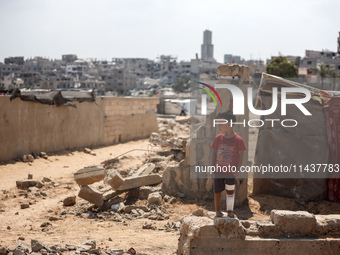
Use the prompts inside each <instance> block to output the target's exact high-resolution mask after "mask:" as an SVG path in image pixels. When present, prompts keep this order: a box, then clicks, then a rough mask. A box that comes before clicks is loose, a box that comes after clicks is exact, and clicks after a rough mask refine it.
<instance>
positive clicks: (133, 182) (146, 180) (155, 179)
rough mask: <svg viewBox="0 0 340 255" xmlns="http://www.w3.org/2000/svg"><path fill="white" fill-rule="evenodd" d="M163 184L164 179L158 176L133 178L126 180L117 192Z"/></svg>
mask: <svg viewBox="0 0 340 255" xmlns="http://www.w3.org/2000/svg"><path fill="white" fill-rule="evenodd" d="M161 182H162V177H161V176H160V175H158V174H150V175H146V176H132V177H128V178H125V179H124V182H123V183H122V184H121V185H120V186H119V187H118V188H117V191H124V190H129V189H134V188H138V187H141V186H147V185H155V184H158V183H161Z"/></svg>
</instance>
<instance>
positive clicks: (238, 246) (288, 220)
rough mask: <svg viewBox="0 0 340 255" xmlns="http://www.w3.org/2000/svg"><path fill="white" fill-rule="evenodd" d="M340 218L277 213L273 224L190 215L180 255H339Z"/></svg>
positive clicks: (273, 213) (182, 229)
mask: <svg viewBox="0 0 340 255" xmlns="http://www.w3.org/2000/svg"><path fill="white" fill-rule="evenodd" d="M339 253H340V215H336V214H332V215H313V214H311V213H308V212H304V211H296V212H295V211H282V210H273V211H272V212H271V219H270V221H248V220H238V219H231V218H216V219H215V220H213V219H212V218H211V217H207V216H205V217H197V216H187V217H185V218H183V219H182V227H181V236H180V239H179V245H178V254H180V255H188V254H191V255H199V254H202V255H203V254H204V255H205V254H216V255H219V254H221V255H222V254H254V255H259V254H291V255H295V254H299V255H300V254H308V255H311V254H318V255H320V254H339Z"/></svg>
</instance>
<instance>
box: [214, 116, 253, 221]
mask: <svg viewBox="0 0 340 255" xmlns="http://www.w3.org/2000/svg"><path fill="white" fill-rule="evenodd" d="M216 118H217V119H223V120H227V123H226V124H219V125H218V128H219V130H220V132H221V134H219V135H217V136H216V137H215V139H214V141H213V142H212V144H211V147H212V148H213V149H214V151H213V156H212V166H215V167H216V169H218V168H217V166H219V169H221V171H220V172H215V173H214V176H213V177H214V182H213V188H214V202H215V211H216V217H222V216H223V213H222V211H221V196H222V191H223V190H224V189H225V190H226V192H227V198H226V204H227V213H228V217H231V218H237V217H236V215H235V214H234V212H233V210H234V202H235V184H236V177H235V176H238V175H239V170H240V167H241V165H242V161H243V154H244V151H245V150H246V149H247V147H246V145H245V143H244V141H243V139H242V137H241V136H239V135H238V134H236V133H235V132H234V130H233V126H232V123H234V122H235V121H236V117H235V115H234V114H233V112H232V111H229V110H228V111H224V112H221V113H219V114H218V115H217V117H216ZM232 168H233V169H236V171H235V172H234V171H231V169H232ZM222 169H223V171H222Z"/></svg>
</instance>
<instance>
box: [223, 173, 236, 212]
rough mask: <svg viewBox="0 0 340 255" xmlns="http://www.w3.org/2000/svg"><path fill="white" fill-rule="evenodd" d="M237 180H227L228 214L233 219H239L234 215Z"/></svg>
mask: <svg viewBox="0 0 340 255" xmlns="http://www.w3.org/2000/svg"><path fill="white" fill-rule="evenodd" d="M235 183H236V179H235V178H228V179H227V180H226V185H225V189H226V192H227V196H226V204H227V213H228V216H229V217H231V218H237V217H236V215H235V214H234V203H235Z"/></svg>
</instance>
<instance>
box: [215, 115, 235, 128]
mask: <svg viewBox="0 0 340 255" xmlns="http://www.w3.org/2000/svg"><path fill="white" fill-rule="evenodd" d="M216 119H224V120H227V121H228V123H226V124H219V125H218V128H219V130H220V131H221V132H222V133H226V132H228V131H229V130H232V129H233V127H232V126H231V125H230V123H231V121H232V122H236V116H235V115H234V114H233V112H232V111H230V110H226V111H223V112H220V113H219V114H217V116H216Z"/></svg>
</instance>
